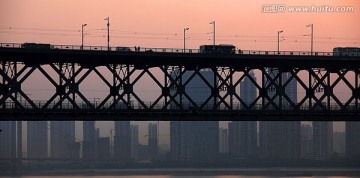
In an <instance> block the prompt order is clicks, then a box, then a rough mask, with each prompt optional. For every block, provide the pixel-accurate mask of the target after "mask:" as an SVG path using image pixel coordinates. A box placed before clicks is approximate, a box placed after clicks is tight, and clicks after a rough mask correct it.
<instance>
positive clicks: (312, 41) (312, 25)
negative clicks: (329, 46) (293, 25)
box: [306, 24, 314, 55]
mask: <svg viewBox="0 0 360 178" xmlns="http://www.w3.org/2000/svg"><path fill="white" fill-rule="evenodd" d="M306 27H310V28H311V51H310V55H312V54H313V49H314V48H313V47H314V24H309V25H306Z"/></svg>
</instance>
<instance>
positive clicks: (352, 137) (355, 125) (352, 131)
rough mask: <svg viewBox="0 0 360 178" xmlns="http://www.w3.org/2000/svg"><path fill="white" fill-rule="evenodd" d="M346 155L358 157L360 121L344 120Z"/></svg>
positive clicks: (359, 150)
mask: <svg viewBox="0 0 360 178" xmlns="http://www.w3.org/2000/svg"><path fill="white" fill-rule="evenodd" d="M345 127H346V156H347V157H349V158H360V122H346V126H345Z"/></svg>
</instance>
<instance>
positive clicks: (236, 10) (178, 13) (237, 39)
mask: <svg viewBox="0 0 360 178" xmlns="http://www.w3.org/2000/svg"><path fill="white" fill-rule="evenodd" d="M265 4H281V5H285V6H286V7H289V6H323V5H328V6H353V7H354V11H353V12H343V13H340V12H317V13H316V12H313V13H309V12H288V11H285V12H284V13H263V12H262V11H261V10H262V7H263V5H265ZM108 16H109V17H110V23H111V26H110V29H111V46H135V45H136V46H144V47H174V48H182V45H183V40H182V38H183V28H185V27H189V28H190V30H189V31H188V32H187V36H188V37H190V38H189V39H188V40H187V46H188V48H198V46H200V45H201V44H209V43H212V34H207V33H209V32H212V25H210V24H209V22H211V21H212V20H215V21H216V36H217V41H216V43H218V44H235V45H236V46H237V47H239V48H241V49H245V50H246V49H251V50H256V49H259V50H276V48H277V31H278V30H284V33H282V36H284V39H285V40H284V41H282V42H281V49H282V50H300V51H306V50H309V49H310V38H309V37H306V36H303V35H308V34H310V28H306V25H307V24H310V23H313V24H314V41H315V42H314V43H315V44H314V50H315V51H331V50H332V48H333V47H335V46H358V47H359V46H360V23H359V17H360V1H358V0H305V1H300V0H291V1H289V0H251V1H240V0H222V1H218V0H206V1H204V0H195V1H190V0H171V1H169V0H151V1H149V0H136V1H134V0H106V1H99V0H91V1H89V0H76V1H72V0H71V1H70V0H3V1H0V22H1V24H0V41H1V42H20V43H23V42H41V43H52V44H74V45H80V44H81V32H80V29H81V24H83V23H87V24H88V26H86V27H85V34H86V35H85V39H84V40H85V45H102V46H106V45H107V40H106V37H103V36H105V35H106V31H105V30H101V29H105V28H106V21H105V20H104V18H106V17H108ZM10 27H11V29H10Z"/></svg>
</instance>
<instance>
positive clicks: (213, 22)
mask: <svg viewBox="0 0 360 178" xmlns="http://www.w3.org/2000/svg"><path fill="white" fill-rule="evenodd" d="M210 24H212V25H213V35H214V37H213V40H214V41H213V45H214V50H215V21H212V22H210Z"/></svg>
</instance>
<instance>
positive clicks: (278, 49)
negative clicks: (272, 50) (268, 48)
mask: <svg viewBox="0 0 360 178" xmlns="http://www.w3.org/2000/svg"><path fill="white" fill-rule="evenodd" d="M282 32H283V30H280V31H278V48H277V51H278V55H279V54H280V33H282Z"/></svg>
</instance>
